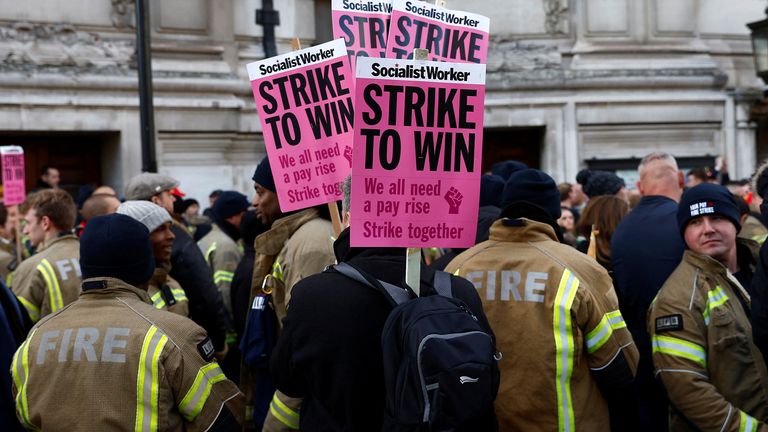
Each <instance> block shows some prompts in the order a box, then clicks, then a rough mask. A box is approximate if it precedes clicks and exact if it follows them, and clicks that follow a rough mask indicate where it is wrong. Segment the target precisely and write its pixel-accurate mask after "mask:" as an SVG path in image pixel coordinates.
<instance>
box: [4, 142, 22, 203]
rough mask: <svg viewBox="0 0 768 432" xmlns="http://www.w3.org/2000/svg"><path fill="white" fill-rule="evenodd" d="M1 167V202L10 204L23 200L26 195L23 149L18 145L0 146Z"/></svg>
mask: <svg viewBox="0 0 768 432" xmlns="http://www.w3.org/2000/svg"><path fill="white" fill-rule="evenodd" d="M0 164H2V168H3V204H5V205H6V206H12V205H17V204H21V203H23V202H24V200H25V199H26V196H27V190H26V185H25V183H24V150H23V149H22V148H21V147H18V146H4V147H0Z"/></svg>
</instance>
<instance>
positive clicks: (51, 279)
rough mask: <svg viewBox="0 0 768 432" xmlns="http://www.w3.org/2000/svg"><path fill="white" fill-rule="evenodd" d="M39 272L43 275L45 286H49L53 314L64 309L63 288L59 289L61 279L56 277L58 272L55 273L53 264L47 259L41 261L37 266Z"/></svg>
mask: <svg viewBox="0 0 768 432" xmlns="http://www.w3.org/2000/svg"><path fill="white" fill-rule="evenodd" d="M37 271H39V272H40V273H41V274H42V275H43V279H45V284H46V285H48V296H49V298H50V301H51V312H56V311H57V310H59V309H61V308H63V307H64V299H63V298H62V297H61V288H59V279H58V278H57V277H56V272H55V271H53V267H52V266H51V263H50V262H48V260H47V259H43V260H42V261H40V264H38V265H37Z"/></svg>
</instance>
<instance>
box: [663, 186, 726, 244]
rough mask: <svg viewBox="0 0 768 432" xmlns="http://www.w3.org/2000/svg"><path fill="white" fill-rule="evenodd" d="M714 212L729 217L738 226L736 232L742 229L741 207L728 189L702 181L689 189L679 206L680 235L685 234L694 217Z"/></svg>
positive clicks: (678, 224) (678, 223)
mask: <svg viewBox="0 0 768 432" xmlns="http://www.w3.org/2000/svg"><path fill="white" fill-rule="evenodd" d="M712 214H718V215H720V216H724V217H726V218H728V220H730V221H731V222H733V224H734V225H735V226H736V232H739V231H741V223H740V222H739V207H738V205H737V204H736V200H735V199H734V198H733V195H731V192H730V191H728V189H726V188H725V187H723V186H720V185H718V184H714V183H701V184H699V185H696V186H694V187H692V188H690V189H688V190H687V191H685V192H684V193H683V196H682V198H680V204H679V205H678V206H677V226H678V227H679V228H680V235H683V234H684V232H685V227H686V226H687V225H688V222H690V221H691V220H692V219H694V218H697V217H699V216H707V215H712Z"/></svg>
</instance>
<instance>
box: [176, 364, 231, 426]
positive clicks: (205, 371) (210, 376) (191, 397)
mask: <svg viewBox="0 0 768 432" xmlns="http://www.w3.org/2000/svg"><path fill="white" fill-rule="evenodd" d="M225 379H227V378H226V377H225V376H224V372H222V371H221V368H220V367H219V365H218V364H216V363H208V364H207V365H205V366H203V367H201V368H200V370H199V371H197V376H196V377H195V382H194V383H192V387H190V389H189V391H187V394H186V395H184V398H183V399H182V400H181V402H180V403H179V412H181V415H182V416H184V418H185V419H187V421H193V420H194V419H195V418H197V416H198V415H200V412H201V411H202V410H203V406H204V405H205V402H206V401H207V400H208V395H210V394H211V388H212V387H213V385H214V384H216V383H217V382H219V381H223V380H225Z"/></svg>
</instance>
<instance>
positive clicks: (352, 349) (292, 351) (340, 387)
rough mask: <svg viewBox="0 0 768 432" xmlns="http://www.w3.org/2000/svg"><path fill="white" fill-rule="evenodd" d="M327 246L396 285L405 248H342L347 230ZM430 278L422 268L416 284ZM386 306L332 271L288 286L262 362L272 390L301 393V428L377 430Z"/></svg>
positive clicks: (461, 289)
mask: <svg viewBox="0 0 768 432" xmlns="http://www.w3.org/2000/svg"><path fill="white" fill-rule="evenodd" d="M334 249H335V252H336V258H337V260H338V261H339V262H348V263H350V264H352V265H353V266H355V267H357V268H359V269H361V270H363V271H364V272H366V273H368V274H370V275H371V276H373V277H375V278H377V279H380V280H382V281H385V282H389V283H391V284H394V285H398V286H404V284H405V282H404V276H405V249H402V248H350V247H349V229H347V230H345V231H343V232H342V233H341V235H340V236H339V239H338V240H336V242H335V243H334ZM433 279H434V270H431V269H429V268H427V267H425V266H422V269H421V287H422V290H424V291H425V292H427V291H429V290H430V289H431V290H434V288H432V280H433ZM451 285H452V291H453V295H454V296H455V297H456V298H458V299H461V300H463V301H464V302H465V303H466V304H467V306H468V307H469V308H470V309H471V311H472V312H473V313H474V314H475V315H476V316H477V317H478V320H480V323H481V324H482V325H483V326H484V327H485V328H486V329H488V331H489V332H490V326H489V324H488V320H487V318H486V317H485V313H484V312H483V306H482V302H481V301H480V297H478V295H477V291H476V290H475V288H474V286H473V285H472V284H471V283H469V282H468V281H467V280H465V279H462V278H459V277H453V278H452V281H451ZM433 292H434V291H433ZM391 309H392V307H391V306H390V305H389V303H388V302H387V300H386V299H385V298H384V296H383V294H381V293H379V292H377V291H375V290H373V289H372V288H371V287H368V286H366V285H363V284H361V283H359V282H356V281H354V280H352V279H349V278H347V277H346V276H344V275H341V274H338V273H333V272H325V273H320V274H316V275H313V276H309V277H307V278H306V279H303V280H302V281H300V282H299V283H298V284H296V285H295V286H294V287H293V290H292V292H291V301H290V304H289V307H288V314H287V316H286V318H285V320H284V324H283V333H282V334H281V336H280V338H279V339H278V343H277V346H276V347H275V350H274V351H273V354H272V358H271V362H270V366H271V371H272V375H273V378H274V380H275V384H276V385H277V388H278V389H279V390H280V391H282V392H283V393H285V394H286V395H288V396H292V397H303V398H304V401H303V403H302V406H301V415H300V429H301V430H302V431H320V430H323V431H362V430H370V431H374V430H381V426H382V422H383V418H384V411H385V387H384V370H383V364H382V351H381V332H382V330H383V328H384V322H385V321H386V319H387V316H388V315H389V312H390V311H391ZM478 430H480V429H478Z"/></svg>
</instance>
